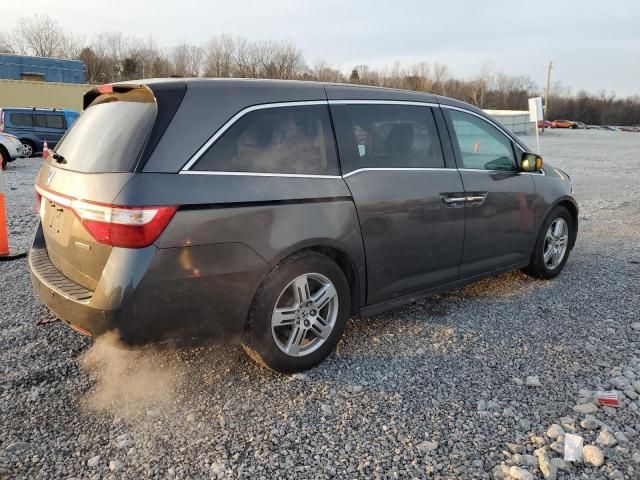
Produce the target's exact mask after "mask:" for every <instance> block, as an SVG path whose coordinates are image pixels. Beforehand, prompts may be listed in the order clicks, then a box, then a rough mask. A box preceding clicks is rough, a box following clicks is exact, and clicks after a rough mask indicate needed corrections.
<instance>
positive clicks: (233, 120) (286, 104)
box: [178, 100, 328, 176]
mask: <svg viewBox="0 0 640 480" xmlns="http://www.w3.org/2000/svg"><path fill="white" fill-rule="evenodd" d="M307 105H328V102H327V100H305V101H300V102H280V103H261V104H258V105H252V106H250V107H246V108H243V109H242V110H240V111H239V112H238V113H236V114H235V115H234V116H233V117H231V118H230V119H229V120H227V122H226V123H225V124H224V125H222V127H220V128H219V129H218V130H217V131H216V132H215V133H214V134H213V135H212V136H211V137H210V138H209V140H207V141H206V142H205V143H204V145H202V147H200V148H199V149H198V150H197V151H196V153H194V154H193V155H192V156H191V158H190V159H189V161H188V162H187V163H186V164H185V165H184V166H183V167H182V168H181V169H180V171H179V172H178V173H187V172H189V171H191V167H192V166H193V165H194V164H195V163H196V162H197V161H198V160H200V157H202V155H204V153H205V152H206V151H207V150H209V148H210V147H211V145H213V144H214V143H215V142H216V140H218V139H219V138H220V137H221V136H222V135H223V134H224V133H225V132H226V131H227V130H229V129H230V128H231V127H232V126H233V124H234V123H236V122H237V121H238V120H240V119H241V118H242V117H244V116H245V115H246V114H247V113H250V112H255V111H256V110H266V109H268V108H286V107H301V106H307ZM202 171H203V172H206V170H202ZM227 173H230V172H227ZM238 173H243V172H238ZM246 175H251V172H246ZM274 175H275V176H282V175H283V174H274ZM290 175H292V174H290ZM311 176H317V175H311Z"/></svg>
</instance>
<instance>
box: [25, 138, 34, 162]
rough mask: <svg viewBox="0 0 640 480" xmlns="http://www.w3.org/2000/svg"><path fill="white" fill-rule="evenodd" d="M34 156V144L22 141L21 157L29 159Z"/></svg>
mask: <svg viewBox="0 0 640 480" xmlns="http://www.w3.org/2000/svg"><path fill="white" fill-rule="evenodd" d="M35 154H36V144H35V143H33V142H32V141H31V140H22V156H23V157H26V158H31V157H33V156H34V155H35Z"/></svg>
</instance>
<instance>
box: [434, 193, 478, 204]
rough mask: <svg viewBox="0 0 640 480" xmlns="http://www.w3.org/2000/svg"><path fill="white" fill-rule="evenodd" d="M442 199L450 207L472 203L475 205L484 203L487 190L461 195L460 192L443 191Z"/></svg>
mask: <svg viewBox="0 0 640 480" xmlns="http://www.w3.org/2000/svg"><path fill="white" fill-rule="evenodd" d="M440 196H441V197H442V201H443V202H444V203H445V204H446V205H447V206H448V207H457V206H460V205H461V204H470V205H473V206H477V205H482V204H483V203H484V201H485V200H486V199H487V192H473V193H470V194H467V195H461V194H459V193H451V194H447V193H441V194H440Z"/></svg>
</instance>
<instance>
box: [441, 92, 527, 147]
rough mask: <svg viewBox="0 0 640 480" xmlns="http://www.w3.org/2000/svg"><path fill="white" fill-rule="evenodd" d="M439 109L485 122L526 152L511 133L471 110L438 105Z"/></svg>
mask: <svg viewBox="0 0 640 480" xmlns="http://www.w3.org/2000/svg"><path fill="white" fill-rule="evenodd" d="M440 107H441V108H447V109H449V110H457V111H459V112H462V113H468V114H469V115H473V116H475V117H478V118H479V119H481V120H484V121H485V122H487V123H488V124H490V125H492V126H494V127H495V128H497V129H498V130H499V131H501V132H502V133H503V135H505V136H506V137H507V138H508V139H509V140H511V141H512V142H513V143H515V144H516V146H517V147H518V148H519V149H520V150H521V151H522V153H525V152H526V150H525V148H524V147H523V146H522V145H520V143H519V142H518V140H516V139H515V138H514V137H513V135H511V133H509V132H507V131H506V130H505V129H504V128H502V127H501V126H500V125H498V124H497V123H495V122H494V121H493V120H491V119H490V118H487V117H485V116H484V115H480V114H479V113H476V112H472V111H471V110H467V109H466V108H460V107H454V106H453V105H443V104H440Z"/></svg>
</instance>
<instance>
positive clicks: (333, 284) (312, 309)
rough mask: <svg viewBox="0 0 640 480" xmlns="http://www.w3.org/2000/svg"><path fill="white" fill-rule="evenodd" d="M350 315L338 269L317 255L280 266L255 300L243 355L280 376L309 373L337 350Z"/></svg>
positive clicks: (346, 286)
mask: <svg viewBox="0 0 640 480" xmlns="http://www.w3.org/2000/svg"><path fill="white" fill-rule="evenodd" d="M350 309H351V298H350V291H349V284H348V282H347V279H346V277H345V275H344V273H343V271H342V270H341V269H340V267H339V266H338V265H337V264H336V263H335V262H334V261H333V260H331V259H330V258H329V257H327V256H325V255H322V254H320V253H317V252H305V253H302V254H297V255H294V256H292V257H290V258H288V259H286V260H284V261H283V262H282V263H281V264H280V265H278V266H276V267H275V268H274V269H273V270H272V271H271V273H270V274H269V275H268V276H267V278H266V279H265V281H264V282H263V285H262V286H261V287H260V289H259V290H258V292H257V294H256V297H255V299H254V302H253V305H252V308H251V313H250V318H249V333H248V335H247V339H246V340H245V342H243V347H244V349H245V351H246V352H247V353H248V354H249V355H250V356H251V357H252V358H253V359H254V360H256V361H257V362H258V363H260V364H262V365H264V366H266V367H268V368H270V369H272V370H275V371H277V372H280V373H294V372H299V371H302V370H307V369H309V368H311V367H313V366H315V365H317V364H318V363H320V362H322V361H323V360H324V359H325V358H326V357H328V356H329V355H330V354H331V352H333V350H334V349H335V346H336V345H337V343H338V341H339V340H340V337H341V336H342V333H343V331H344V328H345V326H346V324H347V320H348V317H349V312H350Z"/></svg>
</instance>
